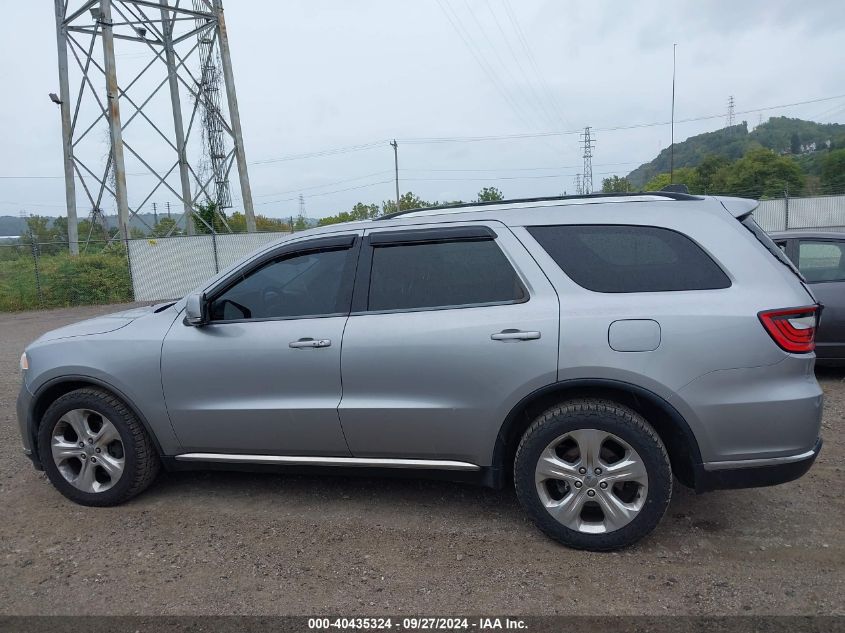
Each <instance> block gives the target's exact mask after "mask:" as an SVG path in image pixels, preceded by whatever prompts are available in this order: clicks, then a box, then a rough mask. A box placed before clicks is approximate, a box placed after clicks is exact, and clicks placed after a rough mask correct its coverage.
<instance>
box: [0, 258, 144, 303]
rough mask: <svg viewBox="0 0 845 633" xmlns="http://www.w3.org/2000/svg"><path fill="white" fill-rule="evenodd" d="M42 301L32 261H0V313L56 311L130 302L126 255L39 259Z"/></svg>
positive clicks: (130, 294)
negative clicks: (53, 309) (35, 310)
mask: <svg viewBox="0 0 845 633" xmlns="http://www.w3.org/2000/svg"><path fill="white" fill-rule="evenodd" d="M38 269H39V275H40V280H41V293H42V296H43V301H41V300H39V296H38V289H37V286H36V277H35V266H34V262H33V260H32V257H31V256H29V257H26V256H21V258H20V259H17V260H12V261H0V311H12V310H30V309H36V308H58V307H64V306H72V305H90V304H97V303H121V302H126V301H131V300H132V282H131V280H130V277H129V267H128V263H127V261H126V255H125V253H124V252H123V250H122V249H120V248H115V249H113V250H107V251H104V252H102V253H96V254H81V255H79V256H77V257H71V256H70V255H69V254H67V253H61V254H58V255H44V256H41V257H39V259H38Z"/></svg>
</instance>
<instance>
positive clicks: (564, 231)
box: [528, 225, 731, 292]
mask: <svg viewBox="0 0 845 633" xmlns="http://www.w3.org/2000/svg"><path fill="white" fill-rule="evenodd" d="M528 232H529V233H530V234H531V235H532V236H533V237H534V239H536V240H537V242H539V243H540V246H542V247H543V248H544V249H545V251H546V252H547V253H548V254H549V255H550V256H551V258H552V259H553V260H555V262H556V263H557V265H558V266H560V268H561V269H562V270H563V272H565V273H566V274H567V275H568V276H569V278H570V279H572V280H573V281H574V282H575V283H577V284H578V285H579V286H583V287H584V288H587V289H588V290H594V291H596V292H665V291H671V290H715V289H718V288H728V287H730V285H731V282H730V279H728V276H727V275H726V274H725V273H724V271H723V270H722V269H721V268H719V266H718V265H717V264H716V262H714V261H713V260H712V259H711V258H710V256H709V255H707V253H705V252H704V251H703V250H702V249H701V247H700V246H698V244H696V243H695V242H693V241H692V240H691V239H690V238H688V237H686V236H685V235H682V234H681V233H678V232H676V231H672V230H669V229H662V228H658V227H654V226H630V225H573V226H534V227H529V228H528Z"/></svg>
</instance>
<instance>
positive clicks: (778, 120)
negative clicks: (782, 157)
mask: <svg viewBox="0 0 845 633" xmlns="http://www.w3.org/2000/svg"><path fill="white" fill-rule="evenodd" d="M828 141H830V143H831V147H837V148H840V147H845V125H842V124H840V123H815V122H813V121H804V120H802V119H790V118H787V117H773V118H771V119H769V120H768V121H767V122H766V123H763V124H761V125H758V126H757V127H756V128H754V129H753V130H752V131H751V132H749V131H748V124H747V123H746V122H745V121H743V122H742V123H740V124H738V125H734V126H732V127H728V128H722V129H721V130H716V131H715V132H705V133H704V134H699V135H697V136H691V137H690V138H688V139H687V140H685V141H682V142H680V143H675V168H679V167H697V166H698V164H699V163H700V162H701V161H702V160H703V159H704V157H705V156H708V155H711V154H715V155H717V156H722V157H724V158H727V159H728V160H736V159H738V158H740V157H741V156H742V155H743V154H745V152H746V151H748V150H749V149H751V148H752V147H759V146H762V147H766V148H768V149H771V150H774V151H775V152H778V153H791V154H793V155H795V158H796V160H797V161H798V164H799V165H800V166H801V168H802V170H803V171H804V172H805V173H807V174H811V175H817V173H818V170H819V161H818V154H817V153H816V154H813V153H807V154H804V153H801V152H802V150H801V147H802V146H804V147H805V148H806V147H807V146H809V145H811V144H812V143H815V144H816V147H817V148H818V149H821V148H822V146H826V143H827V142H828ZM668 171H669V148H666V149H664V150H662V151H661V152H660V153H659V154H658V155H657V157H656V158H655V159H654V160H652V161H650V162H648V163H644V164H642V165H640V166H639V167H637V168H636V169H635V170H633V171H632V172H631V173H630V174H628V180H629V181H630V182H631V184H632V185H633V186H635V187H642V186H643V185H645V183H647V182H648V181H649V180H651V179H652V178H653V177H654V176H656V175H657V174H660V173H663V172H668Z"/></svg>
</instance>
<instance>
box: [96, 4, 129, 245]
mask: <svg viewBox="0 0 845 633" xmlns="http://www.w3.org/2000/svg"><path fill="white" fill-rule="evenodd" d="M99 22H100V26H102V29H103V66H104V68H105V71H106V107H107V108H108V121H109V133H110V136H111V159H112V167H113V169H114V197H115V200H116V202H117V222H118V231H119V233H120V236H121V238H122V239H123V241H124V243H126V244H128V240H129V199H128V197H127V194H126V165H125V163H124V160H123V129H122V127H121V125H120V104H119V103H118V99H119V98H120V92H119V90H118V87H117V67H116V65H115V62H114V33H113V32H112V18H111V0H100V20H99Z"/></svg>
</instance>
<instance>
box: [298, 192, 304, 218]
mask: <svg viewBox="0 0 845 633" xmlns="http://www.w3.org/2000/svg"><path fill="white" fill-rule="evenodd" d="M299 217H301V218H304V217H305V196H303V195H302V194H299Z"/></svg>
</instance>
